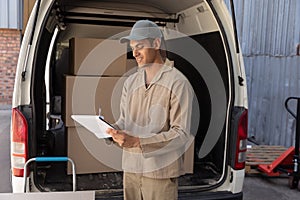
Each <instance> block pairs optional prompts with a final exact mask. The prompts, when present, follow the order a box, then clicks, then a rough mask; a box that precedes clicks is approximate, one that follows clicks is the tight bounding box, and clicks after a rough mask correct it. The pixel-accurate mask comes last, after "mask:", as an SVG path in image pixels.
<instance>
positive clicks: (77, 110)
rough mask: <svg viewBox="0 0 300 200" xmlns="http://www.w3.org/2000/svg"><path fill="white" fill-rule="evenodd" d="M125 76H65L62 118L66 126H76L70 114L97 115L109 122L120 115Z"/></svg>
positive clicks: (112, 121)
mask: <svg viewBox="0 0 300 200" xmlns="http://www.w3.org/2000/svg"><path fill="white" fill-rule="evenodd" d="M125 80H126V77H88V76H65V96H64V97H63V111H64V112H63V113H64V115H63V120H64V122H65V125H66V126H67V127H71V126H76V124H75V122H74V120H73V119H72V118H71V115H73V114H77V115H98V114H99V108H101V114H102V115H103V116H104V119H105V120H106V121H108V122H110V123H114V122H115V121H116V120H118V118H119V115H120V98H121V93H122V88H123V85H124V81H125Z"/></svg>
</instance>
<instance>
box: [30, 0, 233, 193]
mask: <svg viewBox="0 0 300 200" xmlns="http://www.w3.org/2000/svg"><path fill="white" fill-rule="evenodd" d="M70 2H73V4H72V6H70ZM120 2H124V4H123V3H120ZM125 2H126V1H121V0H117V1H109V2H103V3H102V4H101V3H99V2H98V3H97V1H91V2H90V4H88V1H86V2H81V1H67V0H62V1H57V3H55V4H54V5H53V9H52V10H51V11H49V13H48V19H47V20H46V21H45V22H44V25H45V27H44V29H43V32H42V33H41V35H40V38H39V43H38V47H37V50H38V51H39V52H42V53H40V54H39V55H38V57H37V58H36V62H35V63H36V67H35V68H34V69H35V72H34V73H33V74H39V73H40V72H39V71H40V70H44V71H47V70H46V69H45V68H46V67H45V63H46V60H47V59H46V58H47V55H48V54H49V52H47V51H48V50H49V48H48V46H49V44H50V42H51V39H52V38H53V33H54V30H55V29H56V27H57V26H56V25H59V26H58V29H59V31H58V34H57V37H56V38H55V39H54V41H55V44H54V46H53V51H52V52H50V53H51V61H50V62H49V63H50V69H49V77H50V78H49V83H46V79H45V78H44V77H39V78H36V79H35V84H34V88H33V97H34V108H35V109H36V110H39V111H41V112H36V114H37V116H34V117H35V119H36V127H35V130H36V131H35V134H36V135H35V136H34V137H33V138H31V140H30V141H31V142H32V141H37V143H36V144H37V145H36V151H32V152H30V155H31V156H68V135H67V129H68V127H67V126H66V125H65V121H64V117H63V115H64V107H65V106H66V105H64V100H65V99H64V98H65V97H64V96H65V90H66V88H64V87H65V86H64V84H65V83H64V77H65V76H66V75H68V73H69V71H70V68H69V65H70V54H71V51H70V45H69V40H70V39H72V38H75V37H79V38H98V39H103V38H112V39H118V33H120V32H124V31H127V33H128V31H129V30H130V27H131V26H132V24H133V23H134V22H135V21H136V20H138V19H152V20H154V21H155V22H157V24H158V25H159V26H161V27H162V28H163V29H164V28H172V29H174V30H177V31H180V32H182V33H184V34H185V35H186V36H185V37H178V38H166V39H167V40H166V42H167V45H166V46H167V49H168V47H173V46H175V47H179V48H180V47H183V46H184V44H185V40H186V39H187V38H192V39H193V40H194V41H196V42H197V43H198V44H199V45H200V46H201V47H202V48H203V49H204V50H205V51H206V52H207V55H208V56H209V57H210V58H209V59H211V60H212V61H213V62H214V63H215V66H216V68H217V70H218V72H219V74H220V77H221V79H222V81H223V84H224V89H225V91H224V93H225V94H226V97H225V100H226V102H225V105H227V104H228V102H227V101H229V97H228V93H229V90H230V86H229V81H230V80H229V78H228V77H229V74H228V73H229V72H228V66H227V65H228V64H227V58H226V53H225V52H226V50H225V46H224V43H223V38H222V33H221V31H220V29H219V27H218V25H217V22H216V20H212V19H214V17H213V12H211V10H210V8H209V7H208V4H207V3H206V2H204V1H202V0H192V1H188V2H186V5H184V6H183V7H178V5H175V4H174V3H172V2H173V1H164V2H161V1H155V0H154V1H153V4H152V5H161V6H160V9H158V7H153V6H150V5H140V4H139V2H140V1H136V3H134V4H125ZM133 6H134V7H133ZM118 8H122V9H118ZM87 9H89V11H88V12H87ZM145 10H148V12H145ZM193 12H198V17H199V18H197V20H199V21H200V22H199V23H203V26H202V28H203V29H202V30H201V29H200V28H197V27H188V24H189V21H190V20H195V19H191V18H189V15H188V13H193ZM196 16H197V15H196ZM201 17H202V18H201ZM201 20H202V21H201ZM193 26H194V25H193ZM199 27H200V26H199ZM187 48H188V47H187ZM190 50H191V51H193V50H192V49H190ZM195 55H196V56H197V54H195ZM126 57H127V59H133V57H132V52H130V50H129V52H128V53H127V55H126ZM167 57H168V58H169V59H170V60H174V62H175V66H176V67H177V68H178V69H179V70H180V71H181V72H182V73H183V74H184V75H185V76H186V77H187V79H188V80H190V83H191V85H192V86H193V89H194V92H195V94H196V97H197V101H198V104H199V105H198V106H199V110H200V121H193V122H192V124H193V125H194V126H195V127H196V128H194V129H193V127H192V129H193V131H194V134H195V146H194V153H193V154H194V156H193V159H194V163H193V173H188V174H186V175H184V176H182V177H180V178H179V187H180V188H193V187H194V188H200V189H201V188H202V189H208V188H209V189H211V188H213V187H216V186H217V185H218V184H220V182H221V181H223V180H222V177H225V175H224V174H225V173H227V168H226V162H227V158H226V157H224V151H225V149H226V148H225V147H226V131H225V130H226V128H227V127H226V126H227V125H226V123H225V121H226V120H225V119H224V124H223V125H222V127H223V129H222V130H221V133H220V134H219V135H220V137H219V139H218V141H217V142H216V144H215V145H214V147H213V148H212V149H211V150H210V152H209V153H208V154H207V155H205V156H204V157H201V156H199V151H200V148H201V146H202V144H203V141H204V140H205V137H206V134H207V130H208V129H209V125H210V124H211V123H214V122H211V120H212V118H211V115H212V104H213V103H215V102H213V101H212V100H211V94H210V91H209V88H208V86H207V84H206V82H205V78H204V77H203V74H200V73H199V70H198V69H197V68H198V67H199V66H193V65H192V64H191V63H190V62H188V61H187V60H186V59H185V58H183V57H182V56H180V55H178V54H176V53H174V52H170V51H168V52H167ZM198 59H199V60H201V59H202V58H201V57H199V58H198ZM41 66H43V67H41ZM200 67H201V66H200ZM44 74H46V72H44ZM47 84H49V85H50V86H49V95H50V98H49V101H50V102H47V98H46V96H47V95H46V93H47V89H46V85H47ZM41 94H42V95H41ZM225 110H226V108H225ZM220 152H221V153H220ZM86 165H89V163H86ZM33 166H34V167H33V171H34V174H35V176H34V182H35V185H36V186H37V187H38V189H39V190H42V191H67V190H71V189H72V175H71V174H68V173H67V164H66V163H54V162H53V163H37V164H34V165H33ZM122 187H123V185H122V172H121V171H120V172H101V173H82V174H77V190H107V189H122Z"/></svg>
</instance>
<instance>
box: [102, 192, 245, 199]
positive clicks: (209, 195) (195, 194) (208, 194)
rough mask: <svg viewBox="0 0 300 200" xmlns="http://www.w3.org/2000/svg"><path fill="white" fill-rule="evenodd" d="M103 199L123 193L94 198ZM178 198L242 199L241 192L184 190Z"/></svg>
mask: <svg viewBox="0 0 300 200" xmlns="http://www.w3.org/2000/svg"><path fill="white" fill-rule="evenodd" d="M103 199H110V200H122V199H123V195H122V194H121V193H119V194H115V195H113V194H111V195H109V196H106V195H104V196H103V194H102V195H97V194H96V200H103ZM178 199H179V200H186V199H189V200H199V199H201V200H243V192H240V193H236V194H233V193H231V192H184V191H179V194H178Z"/></svg>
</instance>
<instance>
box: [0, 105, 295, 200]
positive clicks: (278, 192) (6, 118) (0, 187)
mask: <svg viewBox="0 0 300 200" xmlns="http://www.w3.org/2000/svg"><path fill="white" fill-rule="evenodd" d="M10 118H11V109H10V107H9V106H6V107H5V106H4V107H3V106H2V107H1V106H0V169H1V170H0V177H1V178H0V193H10V192H12V189H11V184H10V156H9V155H10V146H9V145H10V143H9V132H10ZM269 199H270V200H300V191H298V190H291V189H289V187H288V179H287V178H282V177H281V178H269V177H264V176H261V175H255V176H246V178H245V182H244V200H269Z"/></svg>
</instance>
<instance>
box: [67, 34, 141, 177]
mask: <svg viewBox="0 0 300 200" xmlns="http://www.w3.org/2000/svg"><path fill="white" fill-rule="evenodd" d="M69 49H70V68H69V69H70V72H69V74H70V75H67V76H66V77H65V96H64V122H65V125H66V127H67V135H68V156H69V157H70V158H72V159H73V160H74V162H75V164H76V172H77V174H84V173H99V172H112V171H117V170H121V160H122V159H121V158H122V157H121V156H122V152H121V151H116V150H115V149H114V148H113V147H111V146H110V145H108V144H107V143H106V142H105V141H104V139H102V140H101V139H98V138H97V137H96V136H95V135H94V134H93V133H91V132H89V131H88V130H87V129H85V128H84V127H81V126H80V125H79V124H77V123H76V122H75V121H74V120H73V119H72V118H71V115H98V114H99V110H100V109H101V115H103V116H104V118H105V120H106V121H108V122H110V123H114V122H115V121H116V120H117V119H118V117H119V109H120V98H121V92H122V87H123V84H124V81H125V80H126V77H127V76H128V74H129V73H130V71H134V67H135V66H136V63H135V61H134V60H133V59H127V46H126V45H125V44H120V43H119V42H118V41H117V40H108V39H106V40H104V39H92V38H72V39H71V40H70V47H69ZM99 151H100V152H99ZM99 154H104V155H105V154H106V155H107V154H110V159H114V161H113V162H111V161H112V160H109V161H107V160H105V158H104V159H103V158H102V157H101V156H98V155H99ZM109 163H113V164H112V166H107V165H108V164H109ZM68 172H69V173H70V172H71V171H70V166H69V167H68Z"/></svg>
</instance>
